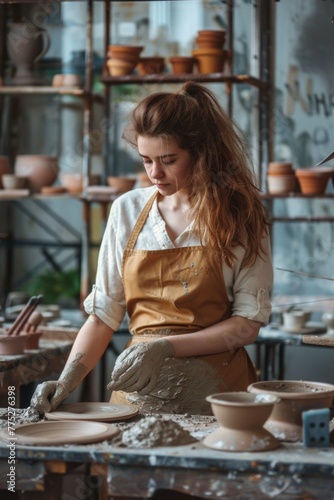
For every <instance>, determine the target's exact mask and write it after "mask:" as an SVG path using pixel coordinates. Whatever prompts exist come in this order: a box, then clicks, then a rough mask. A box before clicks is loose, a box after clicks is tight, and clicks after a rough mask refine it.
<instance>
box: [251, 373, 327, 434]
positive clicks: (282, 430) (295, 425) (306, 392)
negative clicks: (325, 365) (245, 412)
mask: <svg viewBox="0 0 334 500" xmlns="http://www.w3.org/2000/svg"><path fill="white" fill-rule="evenodd" d="M248 391H250V392H251V393H252V394H254V395H260V394H264V393H265V394H272V395H273V396H276V397H278V398H279V399H280V402H279V403H277V404H276V405H275V407H274V409H273V412H272V413H271V415H270V417H269V419H268V421H267V422H266V424H265V428H266V429H267V430H268V431H270V432H271V433H272V434H273V435H274V436H275V437H276V438H277V439H279V440H283V441H301V440H302V426H303V423H302V413H303V412H304V411H307V410H313V409H318V408H329V407H330V406H331V404H332V400H333V397H334V385H332V384H325V383H320V382H306V381H298V380H271V381H264V382H255V383H254V384H251V385H250V386H249V387H248Z"/></svg>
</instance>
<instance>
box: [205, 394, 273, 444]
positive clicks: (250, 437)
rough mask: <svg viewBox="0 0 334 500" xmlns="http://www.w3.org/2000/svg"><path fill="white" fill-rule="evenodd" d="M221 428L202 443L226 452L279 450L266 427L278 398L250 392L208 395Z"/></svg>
mask: <svg viewBox="0 0 334 500" xmlns="http://www.w3.org/2000/svg"><path fill="white" fill-rule="evenodd" d="M206 400H207V401H208V402H209V403H211V407H212V412H213V414H214V416H215V417H216V419H217V420H218V423H219V424H220V428H219V429H218V430H216V431H214V432H213V433H212V434H210V435H209V436H207V437H206V438H205V439H204V441H203V444H205V446H208V447H209V448H214V449H216V450H224V451H265V450H271V449H274V448H278V447H279V446H280V443H279V441H278V440H277V439H276V438H275V437H274V436H273V435H271V434H270V433H269V432H268V431H267V430H265V429H264V428H263V426H264V423H265V422H266V420H267V419H268V417H269V416H270V414H271V412H272V410H273V407H274V405H275V404H276V403H278V402H279V398H278V397H277V396H273V395H271V394H262V395H261V396H260V397H257V395H255V394H250V393H249V392H241V391H240V392H226V393H219V394H213V395H212V396H208V397H207V398H206Z"/></svg>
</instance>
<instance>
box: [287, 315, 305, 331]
mask: <svg viewBox="0 0 334 500" xmlns="http://www.w3.org/2000/svg"><path fill="white" fill-rule="evenodd" d="M305 322H306V315H305V312H304V311H287V312H285V313H283V326H284V328H286V329H287V330H302V329H303V328H304V327H305Z"/></svg>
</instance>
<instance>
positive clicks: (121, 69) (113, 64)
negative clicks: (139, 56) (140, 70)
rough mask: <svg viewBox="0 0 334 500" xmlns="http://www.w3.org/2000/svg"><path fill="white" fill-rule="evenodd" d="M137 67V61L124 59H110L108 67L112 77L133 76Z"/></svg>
mask: <svg viewBox="0 0 334 500" xmlns="http://www.w3.org/2000/svg"><path fill="white" fill-rule="evenodd" d="M136 65H137V61H132V62H131V61H125V60H122V59H114V58H112V59H108V61H107V66H108V70H109V74H110V76H126V75H131V73H132V72H133V70H134V69H135V67H136Z"/></svg>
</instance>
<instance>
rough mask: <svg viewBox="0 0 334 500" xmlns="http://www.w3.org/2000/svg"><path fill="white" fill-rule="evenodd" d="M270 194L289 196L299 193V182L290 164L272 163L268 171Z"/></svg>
mask: <svg viewBox="0 0 334 500" xmlns="http://www.w3.org/2000/svg"><path fill="white" fill-rule="evenodd" d="M267 185H268V192H269V193H271V194H288V193H295V192H296V191H299V189H298V181H297V177H296V175H295V172H294V170H293V168H292V164H291V163H290V162H270V163H269V168H268V171H267Z"/></svg>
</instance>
